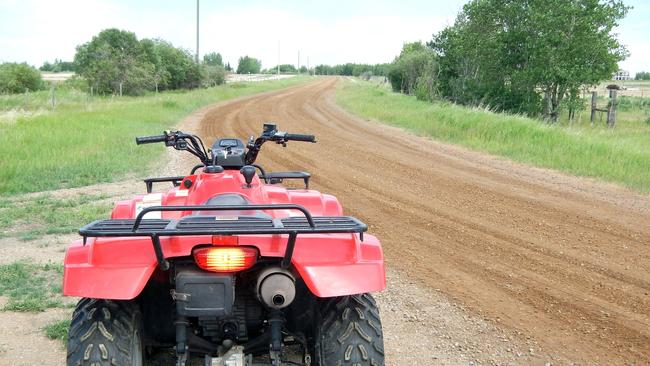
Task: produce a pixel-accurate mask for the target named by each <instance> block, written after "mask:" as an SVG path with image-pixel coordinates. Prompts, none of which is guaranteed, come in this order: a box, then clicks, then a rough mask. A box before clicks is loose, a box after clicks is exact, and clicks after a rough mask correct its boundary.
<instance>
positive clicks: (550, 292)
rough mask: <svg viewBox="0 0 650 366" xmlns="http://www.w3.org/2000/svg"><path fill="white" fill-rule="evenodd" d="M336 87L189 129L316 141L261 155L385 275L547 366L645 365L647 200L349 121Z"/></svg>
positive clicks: (252, 101)
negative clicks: (536, 352) (376, 246)
mask: <svg viewBox="0 0 650 366" xmlns="http://www.w3.org/2000/svg"><path fill="white" fill-rule="evenodd" d="M336 82H337V80H336V79H318V80H316V81H314V82H312V83H309V84H307V85H302V86H297V87H293V88H290V89H286V90H283V91H278V92H273V93H267V94H264V95H261V96H256V97H251V98H246V99H241V100H237V101H234V102H230V103H226V104H223V105H220V106H219V107H217V108H214V109H212V110H210V111H209V112H207V113H206V114H205V116H204V118H203V120H202V121H201V122H200V126H198V131H197V132H199V134H200V135H201V136H202V137H203V138H204V139H207V140H210V141H211V140H212V138H214V137H217V136H240V137H243V136H249V135H255V134H257V133H259V131H260V130H261V124H262V122H264V121H275V122H277V123H278V124H279V126H280V127H281V129H283V130H286V131H290V132H295V133H313V134H315V135H317V137H318V140H319V143H318V144H315V145H313V144H301V143H292V144H291V145H290V146H289V147H288V148H286V150H284V151H280V150H281V147H279V146H268V145H267V146H265V149H266V153H264V154H262V155H261V158H260V159H259V163H261V164H263V165H264V166H266V167H267V168H270V170H275V171H279V170H306V171H311V172H312V173H314V177H313V180H312V181H313V188H315V189H319V190H323V191H326V192H330V193H333V194H335V195H337V196H338V197H339V199H340V200H341V201H342V203H343V205H344V207H345V208H346V210H347V212H348V213H350V214H353V215H356V216H359V217H361V218H362V219H363V220H365V221H366V222H368V223H369V224H370V231H371V232H373V233H375V234H377V235H378V236H379V237H380V238H381V240H382V242H383V244H384V248H385V254H386V260H387V264H388V267H389V268H390V269H391V270H395V271H400V272H404V273H406V274H407V275H408V278H409V279H413V280H416V282H417V284H418V286H423V288H425V289H426V291H430V290H431V289H438V290H439V292H440V293H442V294H443V296H444V297H445V298H447V299H449V300H450V301H452V302H455V303H458V304H462V305H463V306H466V307H467V308H469V309H470V311H471V314H473V315H472V316H474V317H477V318H480V319H487V321H489V322H490V324H495V325H496V326H498V327H499V328H500V329H504V330H505V332H506V333H507V334H509V336H507V337H511V338H512V339H513V342H515V343H517V342H525V341H526V340H528V341H530V340H535V341H538V342H540V344H541V347H542V348H543V349H544V352H545V355H546V357H549V358H550V359H551V360H555V362H559V363H565V362H577V363H580V364H592V363H597V364H614V363H616V364H623V363H636V364H648V363H650V198H649V197H648V196H642V195H637V194H634V193H631V192H628V191H626V190H624V189H622V188H618V187H616V186H613V185H607V184H603V183H598V182H594V181H591V180H588V179H580V178H573V177H568V176H565V175H562V174H559V173H555V172H551V171H547V170H543V169H534V168H530V167H526V166H522V165H517V164H514V163H511V162H508V161H505V160H503V159H498V158H494V157H490V156H486V155H484V154H480V153H474V152H469V151H467V150H464V149H462V148H457V147H453V146H449V145H445V144H441V143H438V142H435V141H431V140H429V139H426V138H420V137H416V136H414V135H412V134H410V133H407V132H403V131H401V130H398V129H395V128H391V127H387V126H384V125H381V124H378V123H375V122H372V121H365V120H362V119H359V118H356V117H353V116H351V115H349V114H347V113H345V112H344V111H342V110H341V109H339V108H338V107H337V106H336V105H335V104H334V102H333V92H334V90H335V86H336ZM393 296H397V297H399V299H397V300H396V301H397V303H400V301H401V303H403V301H404V299H402V298H401V297H400V296H399V293H398V294H396V295H395V294H394V295H393ZM414 301H419V300H417V299H414ZM425 317H426V315H425ZM423 321H424V322H427V321H428V319H426V318H425V319H420V320H419V322H423ZM428 325H430V326H432V327H435V326H437V325H436V324H435V323H429V324H428ZM519 344H521V343H519ZM417 351H418V350H417V349H416V352H417ZM531 351H532V349H531ZM419 352H420V353H423V352H426V353H427V354H432V353H434V352H431V353H429V351H428V350H426V349H422V348H420V349H419ZM431 357H433V356H431ZM432 359H433V358H432ZM533 360H537V361H539V362H545V361H544V360H543V357H542V358H533ZM529 361H530V359H529ZM529 361H523V362H522V363H527V362H529ZM513 362H515V363H517V361H516V360H515V361H513ZM459 363H460V362H459Z"/></svg>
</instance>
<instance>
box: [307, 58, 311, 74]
mask: <svg viewBox="0 0 650 366" xmlns="http://www.w3.org/2000/svg"><path fill="white" fill-rule="evenodd" d="M307 75H311V70H310V69H309V56H307Z"/></svg>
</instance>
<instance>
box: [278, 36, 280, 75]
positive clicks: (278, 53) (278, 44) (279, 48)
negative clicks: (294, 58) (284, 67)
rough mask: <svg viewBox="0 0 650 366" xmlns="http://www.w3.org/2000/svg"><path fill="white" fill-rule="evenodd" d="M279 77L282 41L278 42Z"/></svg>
mask: <svg viewBox="0 0 650 366" xmlns="http://www.w3.org/2000/svg"><path fill="white" fill-rule="evenodd" d="M278 75H280V41H278Z"/></svg>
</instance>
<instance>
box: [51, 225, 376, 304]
mask: <svg viewBox="0 0 650 366" xmlns="http://www.w3.org/2000/svg"><path fill="white" fill-rule="evenodd" d="M209 241H210V237H206V236H194V237H173V238H161V246H162V248H163V253H165V256H166V257H167V258H173V257H182V256H189V255H190V254H191V253H192V249H193V248H194V247H195V246H197V245H205V244H209ZM286 242H287V237H286V235H284V236H278V235H275V236H256V235H248V236H240V238H239V245H247V246H256V247H257V248H258V249H259V251H260V254H261V255H262V256H265V257H281V256H282V255H283V254H284V251H285V248H286ZM292 265H293V267H294V268H295V270H296V272H297V273H298V274H299V275H300V277H301V278H303V280H304V281H305V284H306V285H307V287H308V288H309V289H310V290H311V291H312V292H313V293H314V295H316V296H319V297H331V296H343V295H351V294H357V293H364V292H373V291H380V290H382V289H384V287H385V286H386V280H385V275H384V262H383V253H382V250H381V246H380V245H379V241H378V240H377V239H376V238H375V237H374V236H372V235H367V234H366V235H365V240H364V241H363V242H361V241H360V240H359V237H358V235H356V234H355V235H352V234H330V235H303V236H299V237H298V240H297V241H296V247H295V250H294V255H293V257H292ZM156 266H157V262H156V256H155V253H154V250H153V247H152V244H151V239H149V238H97V239H89V240H88V243H87V244H86V245H85V246H84V245H83V244H82V242H81V240H79V241H76V242H74V243H73V244H72V245H71V246H70V247H69V248H68V251H67V253H66V257H65V267H64V268H65V269H64V278H63V293H64V294H65V295H67V296H78V297H92V298H103V299H133V298H135V297H136V296H138V294H140V292H141V291H142V289H143V288H144V286H145V285H146V284H147V282H148V281H149V279H150V277H151V276H152V274H153V273H154V271H155V270H156Z"/></svg>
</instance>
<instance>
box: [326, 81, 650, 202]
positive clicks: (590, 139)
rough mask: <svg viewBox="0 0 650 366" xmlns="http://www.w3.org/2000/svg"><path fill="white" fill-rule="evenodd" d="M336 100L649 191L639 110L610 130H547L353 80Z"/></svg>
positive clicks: (649, 152)
mask: <svg viewBox="0 0 650 366" xmlns="http://www.w3.org/2000/svg"><path fill="white" fill-rule="evenodd" d="M336 100H337V103H338V104H339V105H341V106H342V107H343V108H344V109H346V110H348V111H349V112H351V113H353V114H356V115H359V116H363V117H366V118H372V119H375V120H378V121H382V122H384V123H387V124H390V125H394V126H397V127H402V128H405V129H408V130H411V131H414V132H416V133H418V134H421V135H424V136H430V137H433V138H435V139H438V140H442V141H446V142H451V143H455V144H459V145H463V146H466V147H469V148H472V149H476V150H481V151H485V152H488V153H491V154H496V155H501V156H505V157H508V158H510V159H513V160H515V161H519V162H523V163H529V164H533V165H537V166H541V167H547V168H553V169H557V170H560V171H564V172H567V173H571V174H575V175H580V176H589V177H596V178H600V179H604V180H607V181H611V182H617V183H622V184H623V185H626V186H628V187H631V188H633V189H637V190H640V191H642V192H650V125H648V124H647V123H645V122H644V120H643V119H642V118H640V116H641V115H643V112H639V111H633V112H630V114H628V115H625V114H624V113H623V112H622V113H621V116H620V118H619V120H620V122H619V123H618V124H617V126H616V128H615V129H607V128H603V127H591V126H590V125H589V124H583V125H578V126H572V127H570V126H549V125H545V124H543V123H540V122H539V121H536V120H533V119H530V118H526V117H522V116H515V115H507V114H500V113H492V112H489V111H486V110H482V109H476V108H475V109H470V108H466V107H461V106H457V105H452V104H449V103H444V102H439V103H433V104H432V103H428V102H422V101H418V100H416V99H415V98H413V97H409V96H406V95H402V94H398V93H393V92H391V91H389V90H387V89H386V88H384V87H381V86H377V85H374V84H372V83H369V82H363V81H357V80H355V82H351V81H349V80H346V81H344V82H342V83H340V84H339V89H338V90H337V93H336ZM636 116H638V117H636Z"/></svg>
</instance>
